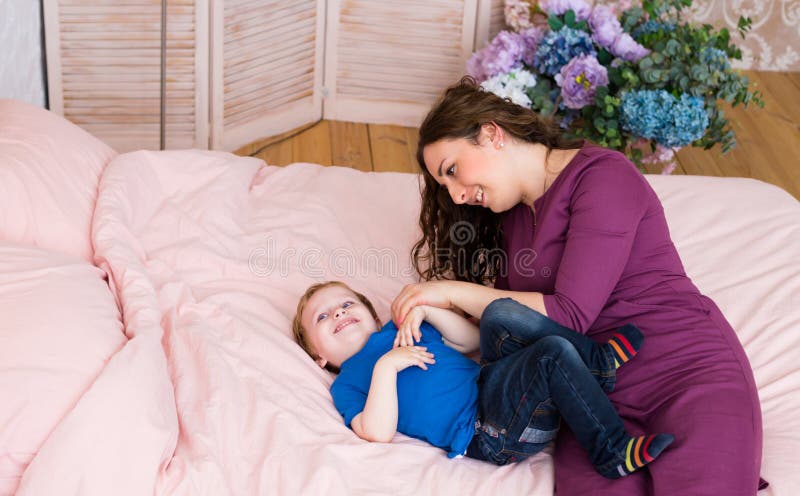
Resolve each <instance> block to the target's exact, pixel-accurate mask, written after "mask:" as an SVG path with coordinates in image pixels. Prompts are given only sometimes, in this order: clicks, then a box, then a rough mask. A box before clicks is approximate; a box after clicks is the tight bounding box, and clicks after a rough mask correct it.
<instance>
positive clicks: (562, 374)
mask: <svg viewBox="0 0 800 496" xmlns="http://www.w3.org/2000/svg"><path fill="white" fill-rule="evenodd" d="M542 359H543V360H550V361H552V362H553V363H554V365H555V366H556V367H557V368H558V371H559V373H560V374H561V376H562V377H563V378H564V381H565V382H566V383H567V384H568V385H569V387H570V389H571V390H572V392H573V394H574V396H575V397H576V398H580V400H581V403H582V404H583V406H584V409H585V410H586V411H588V412H589V413H590V415H589V416H590V417H591V419H592V420H593V421H594V423H595V426H597V427H599V428H600V432H601V433H602V435H603V437H604V438H605V449H606V450H607V451H609V452H611V453H614V455H613V456H614V457H615V458H616V459H618V460H619V457H620V456H621V455H620V454H618V453H615V452H614V450H613V449H612V447H611V446H610V444H609V443H610V442H611V439H609V438H608V436H607V435H606V427H605V425H603V423H602V422H600V420H599V419H598V418H597V417H596V416H595V415H594V412H593V411H591V410H590V409H589V408H588V404H587V403H586V402H585V401H584V400H583V398H581V397H580V396H579V395H577V394H576V393H577V391H576V390H575V386H574V385H573V384H572V382H571V381H570V380H569V375H568V374H566V373H565V372H564V369H562V368H561V365H560V364H559V363H558V360H554V359H553V358H552V357H549V356H546V357H542ZM608 463H611V462H608ZM604 465H605V464H604Z"/></svg>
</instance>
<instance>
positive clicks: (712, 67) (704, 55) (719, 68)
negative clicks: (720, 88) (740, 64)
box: [700, 47, 731, 73]
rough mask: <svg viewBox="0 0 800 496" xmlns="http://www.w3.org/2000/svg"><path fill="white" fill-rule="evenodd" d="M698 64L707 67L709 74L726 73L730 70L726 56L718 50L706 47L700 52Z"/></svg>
mask: <svg viewBox="0 0 800 496" xmlns="http://www.w3.org/2000/svg"><path fill="white" fill-rule="evenodd" d="M700 62H701V63H703V64H705V65H706V66H707V67H708V71H709V72H712V73H713V72H727V71H729V70H730V68H731V64H730V62H729V61H728V54H726V53H725V52H723V51H722V50H720V49H719V48H712V47H706V48H704V49H703V50H702V51H700Z"/></svg>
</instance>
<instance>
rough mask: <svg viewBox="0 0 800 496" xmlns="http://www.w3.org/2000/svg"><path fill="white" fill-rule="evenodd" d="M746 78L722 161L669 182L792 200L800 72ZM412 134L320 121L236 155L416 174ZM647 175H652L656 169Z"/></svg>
mask: <svg viewBox="0 0 800 496" xmlns="http://www.w3.org/2000/svg"><path fill="white" fill-rule="evenodd" d="M746 75H747V76H748V77H749V78H750V79H751V80H752V81H755V82H756V84H757V85H758V86H757V89H758V90H760V91H761V92H762V93H763V94H764V101H765V103H766V105H765V106H764V108H763V109H761V108H758V107H755V106H751V107H750V108H749V109H747V110H745V109H744V108H742V106H741V105H739V106H737V107H736V108H735V109H733V108H730V106H725V107H724V108H725V115H726V116H728V119H729V120H730V122H731V125H732V126H733V130H734V132H735V133H736V140H737V146H736V148H734V149H733V150H731V151H730V152H729V153H728V154H726V155H722V153H721V152H720V151H719V146H716V147H714V148H713V149H711V150H703V149H702V148H694V147H687V148H684V149H683V150H681V151H680V152H679V153H678V161H679V165H678V167H677V169H676V170H675V172H673V174H694V175H704V176H729V177H750V178H755V179H759V180H761V181H765V182H768V183H771V184H775V185H778V186H780V187H781V188H783V189H785V190H786V191H788V192H789V193H791V194H792V195H794V196H795V198H798V199H800V72H794V73H786V72H754V71H747V72H746ZM416 147H417V129H415V128H407V127H400V126H386V125H377V124H359V123H352V122H338V121H320V122H317V123H314V124H311V125H309V126H307V127H305V128H301V129H297V130H294V131H292V132H290V133H286V134H284V135H281V136H276V137H272V138H266V139H264V140H260V141H258V142H255V143H252V144H249V145H247V146H244V147H242V148H241V149H239V150H237V151H236V152H235V153H237V154H239V155H252V156H256V157H259V158H262V159H263V160H264V161H265V162H267V163H268V164H271V165H286V164H290V163H293V162H313V163H318V164H323V165H339V166H345V167H352V168H355V169H359V170H364V171H401V172H417V165H416V159H415V154H416ZM647 172H651V173H657V172H659V171H658V170H656V169H652V170H648V171H647Z"/></svg>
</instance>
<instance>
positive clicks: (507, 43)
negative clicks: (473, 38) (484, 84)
mask: <svg viewBox="0 0 800 496" xmlns="http://www.w3.org/2000/svg"><path fill="white" fill-rule="evenodd" d="M525 49H526V42H525V40H524V39H523V37H522V36H521V35H519V34H517V33H513V32H511V31H500V32H499V33H497V36H495V37H494V39H493V40H492V41H491V43H489V45H488V46H486V47H485V48H483V49H482V50H479V51H477V52H475V53H473V54H472V57H470V59H469V60H468V61H467V73H468V74H469V75H470V76H472V77H474V78H475V79H476V80H478V81H484V80H486V79H488V78H490V77H492V76H494V75H497V74H501V73H507V72H509V71H511V69H516V68H518V67H520V66H522V57H523V55H524V54H525Z"/></svg>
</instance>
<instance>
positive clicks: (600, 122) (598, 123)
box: [592, 117, 606, 133]
mask: <svg viewBox="0 0 800 496" xmlns="http://www.w3.org/2000/svg"><path fill="white" fill-rule="evenodd" d="M592 124H594V127H595V129H597V130H598V131H600V132H601V133H602V132H604V131H605V130H606V121H605V119H603V118H602V117H595V118H594V121H593V122H592Z"/></svg>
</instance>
